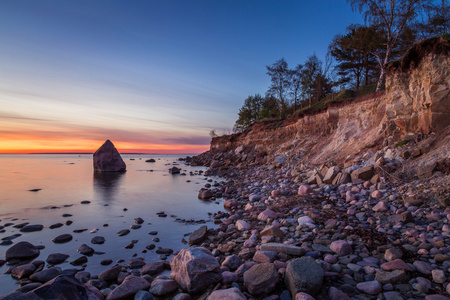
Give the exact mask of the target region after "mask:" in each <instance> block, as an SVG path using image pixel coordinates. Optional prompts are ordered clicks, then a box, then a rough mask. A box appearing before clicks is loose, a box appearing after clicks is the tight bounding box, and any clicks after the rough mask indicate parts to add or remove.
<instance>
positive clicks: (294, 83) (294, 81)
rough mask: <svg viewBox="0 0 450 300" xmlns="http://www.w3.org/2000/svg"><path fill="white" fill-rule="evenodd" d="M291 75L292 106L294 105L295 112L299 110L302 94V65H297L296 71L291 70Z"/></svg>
mask: <svg viewBox="0 0 450 300" xmlns="http://www.w3.org/2000/svg"><path fill="white" fill-rule="evenodd" d="M289 72H290V73H291V74H290V80H291V84H290V88H291V89H290V95H291V96H292V102H293V103H292V104H293V105H294V111H296V110H297V106H298V104H299V100H300V96H301V94H302V76H303V66H302V65H301V64H299V65H297V66H296V67H295V69H292V70H289Z"/></svg>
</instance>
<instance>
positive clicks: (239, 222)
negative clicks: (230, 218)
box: [234, 220, 250, 231]
mask: <svg viewBox="0 0 450 300" xmlns="http://www.w3.org/2000/svg"><path fill="white" fill-rule="evenodd" d="M234 226H236V228H237V230H239V231H247V230H249V229H250V224H248V223H247V222H245V221H244V220H237V221H236V223H235V224H234Z"/></svg>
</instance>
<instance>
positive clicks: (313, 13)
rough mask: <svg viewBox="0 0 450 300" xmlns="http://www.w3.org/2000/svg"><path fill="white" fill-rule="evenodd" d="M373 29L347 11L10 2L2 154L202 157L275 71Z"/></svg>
mask: <svg viewBox="0 0 450 300" xmlns="http://www.w3.org/2000/svg"><path fill="white" fill-rule="evenodd" d="M351 23H362V20H361V17H360V15H359V14H358V13H354V12H352V11H351V8H350V6H349V5H348V4H347V2H346V1H345V0H318V1H300V0H297V1H284V0H280V1H276V0H272V1H267V0H254V1H247V0H222V1H219V0H205V1H194V0H193V1H186V0H179V1H175V0H174V1H172V0H170V1H169V0H167V1H166V0H164V1H163V0H160V1H152V0H148V1H143V0H142V1H139V0H133V1H125V0H122V1H114V0H104V1H99V0H85V1H80V0H77V1H69V0H38V1H36V0H5V1H1V2H0V41H1V43H0V153H30V152H93V151H95V149H97V148H98V147H99V146H100V145H101V144H102V143H103V142H104V140H106V139H110V140H111V141H113V143H114V144H115V145H116V147H117V148H118V149H119V151H120V152H150V153H200V152H202V151H205V150H207V149H208V147H209V141H210V137H209V131H210V130H212V129H215V130H216V132H217V133H218V134H223V133H229V132H231V129H232V127H233V124H234V122H235V121H236V118H237V112H238V111H239V108H240V107H241V106H242V104H243V101H244V99H245V98H246V97H247V96H249V95H253V94H255V93H260V94H262V95H264V94H265V91H266V90H267V87H268V85H269V78H268V76H267V75H266V65H270V64H272V63H273V62H275V61H276V60H278V59H280V58H282V57H284V58H285V59H286V61H287V62H288V63H289V64H290V66H295V65H296V64H298V63H303V62H304V61H305V60H306V58H307V56H309V55H311V54H313V53H316V54H317V55H318V56H319V58H321V59H324V57H325V54H326V51H327V47H328V44H329V43H330V41H331V39H332V38H333V36H334V35H336V34H340V33H344V31H345V28H346V27H347V26H348V25H350V24H351Z"/></svg>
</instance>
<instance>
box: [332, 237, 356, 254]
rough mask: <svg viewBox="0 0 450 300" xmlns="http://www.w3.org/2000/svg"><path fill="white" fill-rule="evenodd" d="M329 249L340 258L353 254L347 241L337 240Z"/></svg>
mask: <svg viewBox="0 0 450 300" xmlns="http://www.w3.org/2000/svg"><path fill="white" fill-rule="evenodd" d="M330 249H331V251H333V252H334V253H336V254H337V255H340V256H345V255H349V254H351V253H353V250H352V246H350V244H349V243H348V242H347V241H344V240H337V241H334V242H332V243H331V244H330Z"/></svg>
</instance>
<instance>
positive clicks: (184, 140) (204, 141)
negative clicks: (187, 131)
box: [162, 136, 211, 145]
mask: <svg viewBox="0 0 450 300" xmlns="http://www.w3.org/2000/svg"><path fill="white" fill-rule="evenodd" d="M162 141H165V142H167V143H169V144H182V145H209V142H210V141H211V138H210V137H207V136H182V137H173V138H165V139H162Z"/></svg>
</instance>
